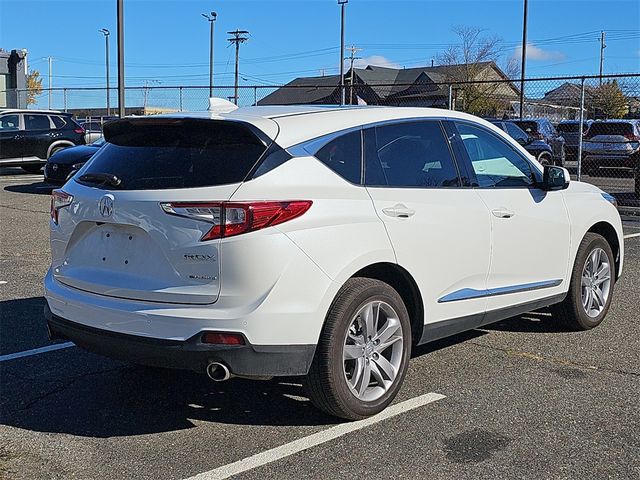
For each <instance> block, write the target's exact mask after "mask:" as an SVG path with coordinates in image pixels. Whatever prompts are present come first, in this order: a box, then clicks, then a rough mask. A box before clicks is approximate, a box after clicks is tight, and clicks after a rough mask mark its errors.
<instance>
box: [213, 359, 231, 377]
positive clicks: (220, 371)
mask: <svg viewBox="0 0 640 480" xmlns="http://www.w3.org/2000/svg"><path fill="white" fill-rule="evenodd" d="M207 376H208V377H209V378H210V379H211V380H213V381H214V382H224V381H226V380H229V379H230V378H231V372H230V371H229V368H227V366H226V365H225V364H224V363H220V362H211V363H210V364H209V365H207Z"/></svg>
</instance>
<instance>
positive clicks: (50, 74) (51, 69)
mask: <svg viewBox="0 0 640 480" xmlns="http://www.w3.org/2000/svg"><path fill="white" fill-rule="evenodd" d="M47 59H48V60H49V110H51V89H52V88H53V83H51V82H52V81H53V75H52V72H53V57H47Z"/></svg>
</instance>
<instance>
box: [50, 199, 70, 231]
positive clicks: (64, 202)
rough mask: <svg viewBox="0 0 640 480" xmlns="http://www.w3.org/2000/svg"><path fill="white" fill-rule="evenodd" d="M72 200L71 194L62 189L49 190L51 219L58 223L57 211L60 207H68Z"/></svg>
mask: <svg viewBox="0 0 640 480" xmlns="http://www.w3.org/2000/svg"><path fill="white" fill-rule="evenodd" d="M71 202H73V196H72V195H69V194H68V193H67V192H64V191H62V190H54V191H52V192H51V219H52V220H53V223H55V224H56V225H57V224H58V214H59V213H58V212H59V211H60V209H61V208H64V207H68V206H69V205H71Z"/></svg>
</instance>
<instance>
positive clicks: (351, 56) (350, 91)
mask: <svg viewBox="0 0 640 480" xmlns="http://www.w3.org/2000/svg"><path fill="white" fill-rule="evenodd" d="M349 51H350V52H351V55H350V56H349V60H350V65H351V68H350V69H349V71H350V78H349V105H353V62H354V61H355V60H360V59H361V58H362V57H356V53H358V52H360V51H362V49H361V48H356V46H355V45H351V48H350V49H349Z"/></svg>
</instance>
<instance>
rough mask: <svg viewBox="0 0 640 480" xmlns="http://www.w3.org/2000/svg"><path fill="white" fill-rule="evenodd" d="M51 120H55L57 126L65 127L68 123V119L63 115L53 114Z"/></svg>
mask: <svg viewBox="0 0 640 480" xmlns="http://www.w3.org/2000/svg"><path fill="white" fill-rule="evenodd" d="M51 120H53V124H54V125H55V126H56V128H64V126H65V125H66V124H67V122H66V120H65V119H64V118H62V117H56V116H52V117H51Z"/></svg>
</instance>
